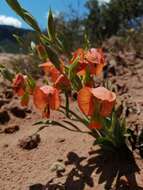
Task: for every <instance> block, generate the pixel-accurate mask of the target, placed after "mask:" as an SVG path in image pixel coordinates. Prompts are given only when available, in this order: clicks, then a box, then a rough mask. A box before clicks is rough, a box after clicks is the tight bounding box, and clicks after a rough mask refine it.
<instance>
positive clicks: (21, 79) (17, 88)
mask: <svg viewBox="0 0 143 190" xmlns="http://www.w3.org/2000/svg"><path fill="white" fill-rule="evenodd" d="M26 78H27V76H26V75H22V74H21V73H19V74H17V75H16V76H15V78H14V79H13V84H12V86H13V90H14V92H15V93H16V94H17V95H18V96H23V95H24V93H25V88H26Z"/></svg>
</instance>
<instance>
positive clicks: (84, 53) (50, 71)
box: [13, 48, 116, 129]
mask: <svg viewBox="0 0 143 190" xmlns="http://www.w3.org/2000/svg"><path fill="white" fill-rule="evenodd" d="M75 60H77V62H78V64H77V66H76V74H77V75H78V76H79V77H81V78H84V76H85V74H86V71H87V69H88V71H89V73H90V77H91V81H89V82H88V83H85V84H83V86H82V88H81V89H79V91H78V92H77V102H78V106H79V109H80V110H81V112H82V113H83V114H84V115H85V116H86V117H88V118H90V124H89V126H88V127H89V128H91V129H93V128H98V129H99V128H101V127H102V126H101V123H100V122H99V121H98V119H97V115H98V118H100V117H103V118H104V117H108V116H109V115H110V114H111V113H112V110H113V108H114V105H115V102H116V94H115V93H113V92H111V91H109V90H108V89H106V88H104V87H97V88H95V87H94V85H93V81H92V77H94V76H97V75H99V74H100V73H101V72H102V70H103V67H104V65H105V59H104V55H103V52H102V49H95V48H91V49H89V50H83V49H78V50H77V51H76V52H74V53H73V55H72V58H71V60H70V61H69V65H71V64H73V63H74V61H75ZM39 66H40V68H42V69H43V70H44V72H45V74H46V75H48V76H49V77H50V80H51V82H52V86H50V85H43V86H39V85H35V86H34V87H33V88H31V87H30V86H29V85H28V77H27V76H25V75H22V74H21V73H19V74H17V75H16V76H15V78H14V79H13V89H14V92H15V93H16V94H17V95H18V96H21V97H23V96H24V95H25V92H28V94H29V95H31V96H32V97H33V103H34V105H35V106H36V108H37V109H39V110H40V111H41V112H42V115H43V117H46V118H49V117H50V110H58V109H59V108H60V106H61V98H60V95H61V92H63V91H66V90H67V89H68V90H72V81H71V80H70V79H69V77H68V75H67V74H66V72H65V65H64V64H63V61H61V67H60V69H59V70H58V69H57V68H56V67H55V66H54V64H53V63H52V62H51V61H50V60H47V62H46V63H43V64H40V65H39ZM66 66H68V65H66ZM28 101H29V96H27V98H22V99H21V104H22V105H23V106H27V104H28Z"/></svg>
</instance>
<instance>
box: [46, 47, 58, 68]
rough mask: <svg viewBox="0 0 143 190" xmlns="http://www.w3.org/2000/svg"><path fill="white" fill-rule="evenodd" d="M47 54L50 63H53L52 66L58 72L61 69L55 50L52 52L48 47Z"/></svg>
mask: <svg viewBox="0 0 143 190" xmlns="http://www.w3.org/2000/svg"><path fill="white" fill-rule="evenodd" d="M46 50H47V54H48V57H49V59H50V61H51V62H52V63H53V65H54V66H55V67H56V68H57V69H58V70H60V68H61V62H60V60H59V57H58V55H57V53H56V52H55V50H53V49H52V48H51V47H50V46H46Z"/></svg>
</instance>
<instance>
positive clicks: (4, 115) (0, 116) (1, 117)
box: [0, 111, 10, 124]
mask: <svg viewBox="0 0 143 190" xmlns="http://www.w3.org/2000/svg"><path fill="white" fill-rule="evenodd" d="M9 120H10V116H9V114H8V112H7V111H2V112H0V124H5V123H8V122H9Z"/></svg>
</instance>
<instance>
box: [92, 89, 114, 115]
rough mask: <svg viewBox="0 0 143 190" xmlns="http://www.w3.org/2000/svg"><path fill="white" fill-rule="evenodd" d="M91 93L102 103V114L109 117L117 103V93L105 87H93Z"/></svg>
mask: <svg viewBox="0 0 143 190" xmlns="http://www.w3.org/2000/svg"><path fill="white" fill-rule="evenodd" d="M91 93H92V94H93V96H94V97H95V98H96V99H97V101H99V102H100V103H101V109H100V114H101V116H103V117H107V116H108V115H110V113H111V112H112V109H113V107H114V105H115V101H116V94H115V93H113V92H111V91H109V90H107V89H106V88H104V87H98V88H92V89H91Z"/></svg>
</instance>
